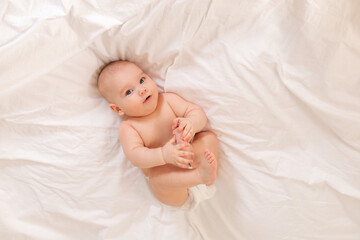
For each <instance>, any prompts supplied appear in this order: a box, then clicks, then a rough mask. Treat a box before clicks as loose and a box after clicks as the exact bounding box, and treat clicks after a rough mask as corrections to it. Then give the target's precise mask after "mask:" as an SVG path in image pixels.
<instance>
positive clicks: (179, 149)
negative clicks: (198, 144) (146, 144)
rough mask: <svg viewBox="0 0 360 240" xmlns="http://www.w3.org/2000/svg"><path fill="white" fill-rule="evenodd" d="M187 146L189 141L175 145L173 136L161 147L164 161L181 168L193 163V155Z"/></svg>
mask: <svg viewBox="0 0 360 240" xmlns="http://www.w3.org/2000/svg"><path fill="white" fill-rule="evenodd" d="M189 147H190V144H189V143H183V144H177V145H175V136H174V137H173V138H171V139H170V141H168V142H167V143H166V144H165V145H164V146H163V147H162V148H161V151H162V155H163V158H164V160H165V162H166V163H170V164H173V165H175V166H178V167H181V168H189V164H190V166H191V164H193V158H194V155H195V154H194V153H193V152H192V151H191V150H190V148H189Z"/></svg>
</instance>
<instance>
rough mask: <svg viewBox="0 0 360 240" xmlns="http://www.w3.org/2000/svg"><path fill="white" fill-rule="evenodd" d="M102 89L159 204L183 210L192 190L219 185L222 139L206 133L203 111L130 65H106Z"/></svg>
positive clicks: (122, 139)
mask: <svg viewBox="0 0 360 240" xmlns="http://www.w3.org/2000/svg"><path fill="white" fill-rule="evenodd" d="M98 87H99V90H100V92H101V93H102V95H103V96H104V97H105V98H106V99H107V100H108V101H109V102H110V105H109V107H110V108H111V109H112V110H113V111H115V112H116V113H117V114H119V115H120V116H123V117H124V118H123V121H122V123H121V125H120V127H119V140H120V142H121V146H122V148H123V150H124V153H125V155H126V157H127V158H128V159H129V160H130V161H131V162H132V163H133V165H135V166H137V167H140V168H141V169H142V170H143V172H144V174H145V175H146V176H148V177H149V184H150V189H151V191H152V193H153V194H154V196H155V197H156V198H157V199H158V200H159V201H161V202H162V203H164V204H167V205H170V206H181V205H183V204H184V203H185V201H186V200H187V198H188V188H190V187H193V186H196V185H198V184H207V185H211V184H213V183H214V181H215V180H216V176H217V168H218V162H217V149H218V139H217V137H216V136H215V134H214V133H212V132H210V131H202V130H203V128H204V127H205V125H206V122H207V118H206V116H205V113H204V112H203V110H202V109H201V108H200V107H198V106H196V105H195V104H192V103H190V102H188V101H186V100H184V99H183V98H181V97H180V96H178V95H176V94H174V93H158V90H157V87H156V85H155V83H154V82H153V81H152V79H151V78H150V77H149V76H148V75H146V74H145V73H143V71H142V70H141V69H140V68H139V67H138V66H136V65H135V64H133V63H130V62H124V61H123V62H115V63H113V64H111V65H108V66H107V67H105V68H104V70H103V71H102V72H101V74H100V76H99V79H98ZM175 135H177V136H178V138H177V139H176V137H175ZM192 139H193V141H192V142H191V144H190V141H191V140H192ZM176 143H177V144H176ZM190 166H191V167H190Z"/></svg>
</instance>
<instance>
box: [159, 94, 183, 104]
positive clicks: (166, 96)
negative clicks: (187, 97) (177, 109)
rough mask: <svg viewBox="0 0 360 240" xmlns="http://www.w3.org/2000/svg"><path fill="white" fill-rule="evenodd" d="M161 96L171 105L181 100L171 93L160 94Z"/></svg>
mask: <svg viewBox="0 0 360 240" xmlns="http://www.w3.org/2000/svg"><path fill="white" fill-rule="evenodd" d="M162 95H163V97H164V100H165V101H166V102H167V103H169V104H171V103H172V102H177V101H179V100H181V97H180V96H179V95H177V94H176V93H173V92H166V93H162Z"/></svg>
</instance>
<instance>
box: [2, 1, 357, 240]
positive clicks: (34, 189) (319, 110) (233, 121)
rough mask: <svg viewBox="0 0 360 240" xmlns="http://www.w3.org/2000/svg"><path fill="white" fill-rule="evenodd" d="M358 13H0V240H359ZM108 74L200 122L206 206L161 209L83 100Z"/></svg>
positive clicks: (187, 4)
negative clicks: (130, 74) (139, 82)
mask: <svg viewBox="0 0 360 240" xmlns="http://www.w3.org/2000/svg"><path fill="white" fill-rule="evenodd" d="M359 12H360V1H357V0H353V1H351V0H348V1H338V0H308V1H305V0H304V1H295V0H294V1H275V0H274V1H270V0H269V1H252V0H244V1H239V0H201V1H192V0H179V1H175V0H172V1H171V0H166V1H160V0H142V1H140V0H138V1H134V0H122V1H100V0H99V1H96V0H86V1H66V0H63V1H60V0H59V1H56V0H53V1H35V0H33V1H31V0H30V1H26V0H23V1H1V2H0V19H1V25H0V239H4V240H7V239H16V240H20V239H34V240H35V239H36V240H49V239H51V240H63V239H64V240H68V239H71V240H72V239H76V240H79V239H81V240H82V239H84V240H91V239H97V240H99V239H106V240H109V239H156V240H158V239H214V240H217V239H240V240H242V239H244V240H280V239H283V240H285V239H286V240H303V239H306V240H312V239H313V240H315V239H316V240H358V239H360V15H359ZM115 59H127V60H130V61H134V62H136V63H137V64H139V66H141V67H142V68H143V69H144V70H145V71H146V72H148V73H149V75H151V76H152V77H153V79H155V80H156V82H157V84H158V85H159V88H160V89H162V90H165V91H173V92H176V93H178V94H180V95H181V96H183V97H184V98H185V99H188V100H190V101H192V102H194V103H196V104H198V105H200V106H201V107H203V108H204V110H205V111H206V113H207V116H208V118H209V126H208V127H210V128H211V129H212V130H213V131H214V132H215V133H216V134H217V135H218V137H219V140H220V142H221V143H220V154H219V161H220V169H219V176H218V179H217V181H216V187H217V193H216V195H215V197H214V198H212V199H210V200H208V201H206V202H203V203H202V204H201V205H200V206H199V207H198V208H197V209H196V210H195V211H194V212H185V211H182V210H179V209H175V208H171V207H166V206H164V205H162V204H160V203H159V202H158V201H157V200H156V199H155V198H154V197H153V196H152V195H151V192H150V191H149V188H148V185H147V182H146V180H145V178H144V177H143V176H142V173H141V172H140V170H139V169H137V168H135V167H133V166H131V164H130V163H129V161H127V160H126V158H125V157H124V154H123V153H122V150H121V146H120V144H119V143H118V139H117V138H118V137H117V127H118V125H119V123H120V119H119V118H118V117H117V116H116V115H115V114H114V113H113V112H111V110H110V109H109V108H108V106H107V102H106V101H105V100H104V99H103V98H102V97H101V96H100V94H99V93H98V91H97V89H96V77H97V74H98V72H99V69H100V68H101V67H102V66H103V65H104V64H105V63H107V62H109V61H112V60H115Z"/></svg>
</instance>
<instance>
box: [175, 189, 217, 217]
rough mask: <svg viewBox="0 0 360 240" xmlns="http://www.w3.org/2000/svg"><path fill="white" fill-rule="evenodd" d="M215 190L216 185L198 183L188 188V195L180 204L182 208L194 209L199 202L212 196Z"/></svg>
mask: <svg viewBox="0 0 360 240" xmlns="http://www.w3.org/2000/svg"><path fill="white" fill-rule="evenodd" d="M215 192H216V187H215V186H214V185H211V186H206V185H205V184H199V185H197V186H195V187H191V188H189V189H188V193H189V197H188V199H187V200H186V202H185V203H184V205H182V206H181V209H183V210H188V211H191V210H194V209H195V208H196V207H197V206H198V205H199V203H200V202H202V201H203V200H207V199H209V198H212V197H213V196H214V194H215Z"/></svg>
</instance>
